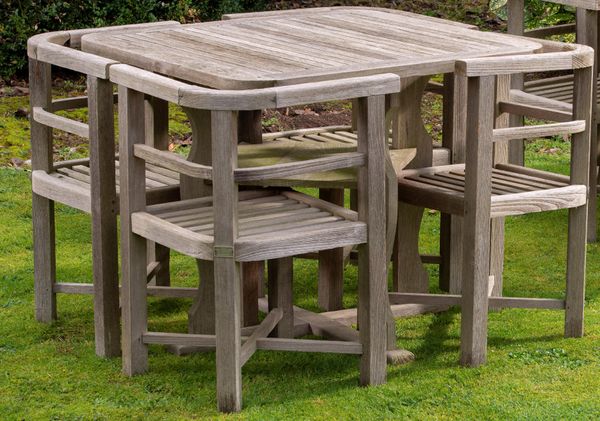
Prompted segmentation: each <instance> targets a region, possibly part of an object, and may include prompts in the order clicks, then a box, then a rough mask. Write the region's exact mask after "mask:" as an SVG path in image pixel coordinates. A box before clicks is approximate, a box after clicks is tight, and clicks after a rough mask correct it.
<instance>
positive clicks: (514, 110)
mask: <svg viewBox="0 0 600 421" xmlns="http://www.w3.org/2000/svg"><path fill="white" fill-rule="evenodd" d="M498 106H499V107H500V112H502V113H509V114H516V115H520V116H524V117H530V118H537V119H539V120H550V121H558V122H567V121H571V117H572V114H571V113H569V112H565V111H557V110H554V109H551V108H542V107H539V106H533V105H527V104H521V103H518V102H512V101H502V102H500V103H499V104H498Z"/></svg>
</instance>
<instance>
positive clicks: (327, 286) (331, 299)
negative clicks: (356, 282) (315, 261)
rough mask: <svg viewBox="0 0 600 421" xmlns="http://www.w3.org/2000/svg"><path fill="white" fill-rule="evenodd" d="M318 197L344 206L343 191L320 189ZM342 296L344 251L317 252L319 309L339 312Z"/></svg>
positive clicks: (340, 249)
mask: <svg viewBox="0 0 600 421" xmlns="http://www.w3.org/2000/svg"><path fill="white" fill-rule="evenodd" d="M319 197H320V198H321V199H323V200H325V201H328V202H331V203H334V204H336V205H339V206H344V189H320V190H319ZM343 296H344V249H343V248H336V249H331V250H323V251H320V252H319V287H318V297H319V298H318V300H319V307H320V308H321V309H322V310H325V311H334V310H341V309H342V308H343V303H342V301H343Z"/></svg>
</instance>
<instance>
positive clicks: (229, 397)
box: [214, 257, 242, 412]
mask: <svg viewBox="0 0 600 421" xmlns="http://www.w3.org/2000/svg"><path fill="white" fill-rule="evenodd" d="M214 267H215V284H216V285H219V288H215V330H216V352H217V405H218V409H219V411H221V412H239V411H240V410H241V409H242V366H241V361H240V348H241V331H240V326H241V325H240V322H241V320H240V317H241V314H240V313H241V312H240V307H241V294H240V289H241V288H240V264H239V263H237V262H235V261H234V260H233V259H232V258H230V257H216V258H215V261H214Z"/></svg>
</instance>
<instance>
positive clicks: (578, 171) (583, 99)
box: [565, 68, 596, 337]
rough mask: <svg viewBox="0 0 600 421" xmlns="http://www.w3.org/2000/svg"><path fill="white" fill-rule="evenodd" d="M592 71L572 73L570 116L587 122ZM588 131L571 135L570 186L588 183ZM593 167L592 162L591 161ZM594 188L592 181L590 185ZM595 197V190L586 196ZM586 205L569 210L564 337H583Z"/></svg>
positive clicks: (589, 117)
mask: <svg viewBox="0 0 600 421" xmlns="http://www.w3.org/2000/svg"><path fill="white" fill-rule="evenodd" d="M592 72H593V69H592V68H588V69H581V70H577V71H575V83H574V86H575V91H574V98H573V99H574V101H573V117H574V118H583V119H585V121H587V122H588V123H589V122H590V121H591V114H590V111H591V102H592V98H591V92H592V91H591V86H592V84H593V82H594V80H593V79H594V77H593V75H594V73H592ZM590 141H591V128H590V126H589V125H588V129H587V130H586V131H585V132H583V133H579V134H576V135H574V136H573V139H572V141H571V183H573V184H575V183H581V184H583V185H584V186H586V185H587V184H588V182H589V176H590V171H589V168H586V167H587V166H586V165H585V163H588V162H590ZM592 162H594V164H595V160H593V161H592ZM593 184H594V186H595V185H596V182H595V180H594V182H593ZM589 195H590V196H594V197H595V196H596V189H594V190H592V191H591V192H590V193H589ZM587 210H588V205H587V203H583V204H582V206H580V207H576V208H573V209H570V210H569V234H568V249H567V294H566V313H565V336H566V337H580V336H583V308H584V301H585V268H586V234H587V222H588V219H587Z"/></svg>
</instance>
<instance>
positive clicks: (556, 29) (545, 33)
mask: <svg viewBox="0 0 600 421" xmlns="http://www.w3.org/2000/svg"><path fill="white" fill-rule="evenodd" d="M575 28H576V24H574V23H565V24H562V25H553V26H548V27H545V28H536V29H530V30H528V31H525V36H527V37H531V38H548V37H550V36H552V35H563V34H572V33H575Z"/></svg>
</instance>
